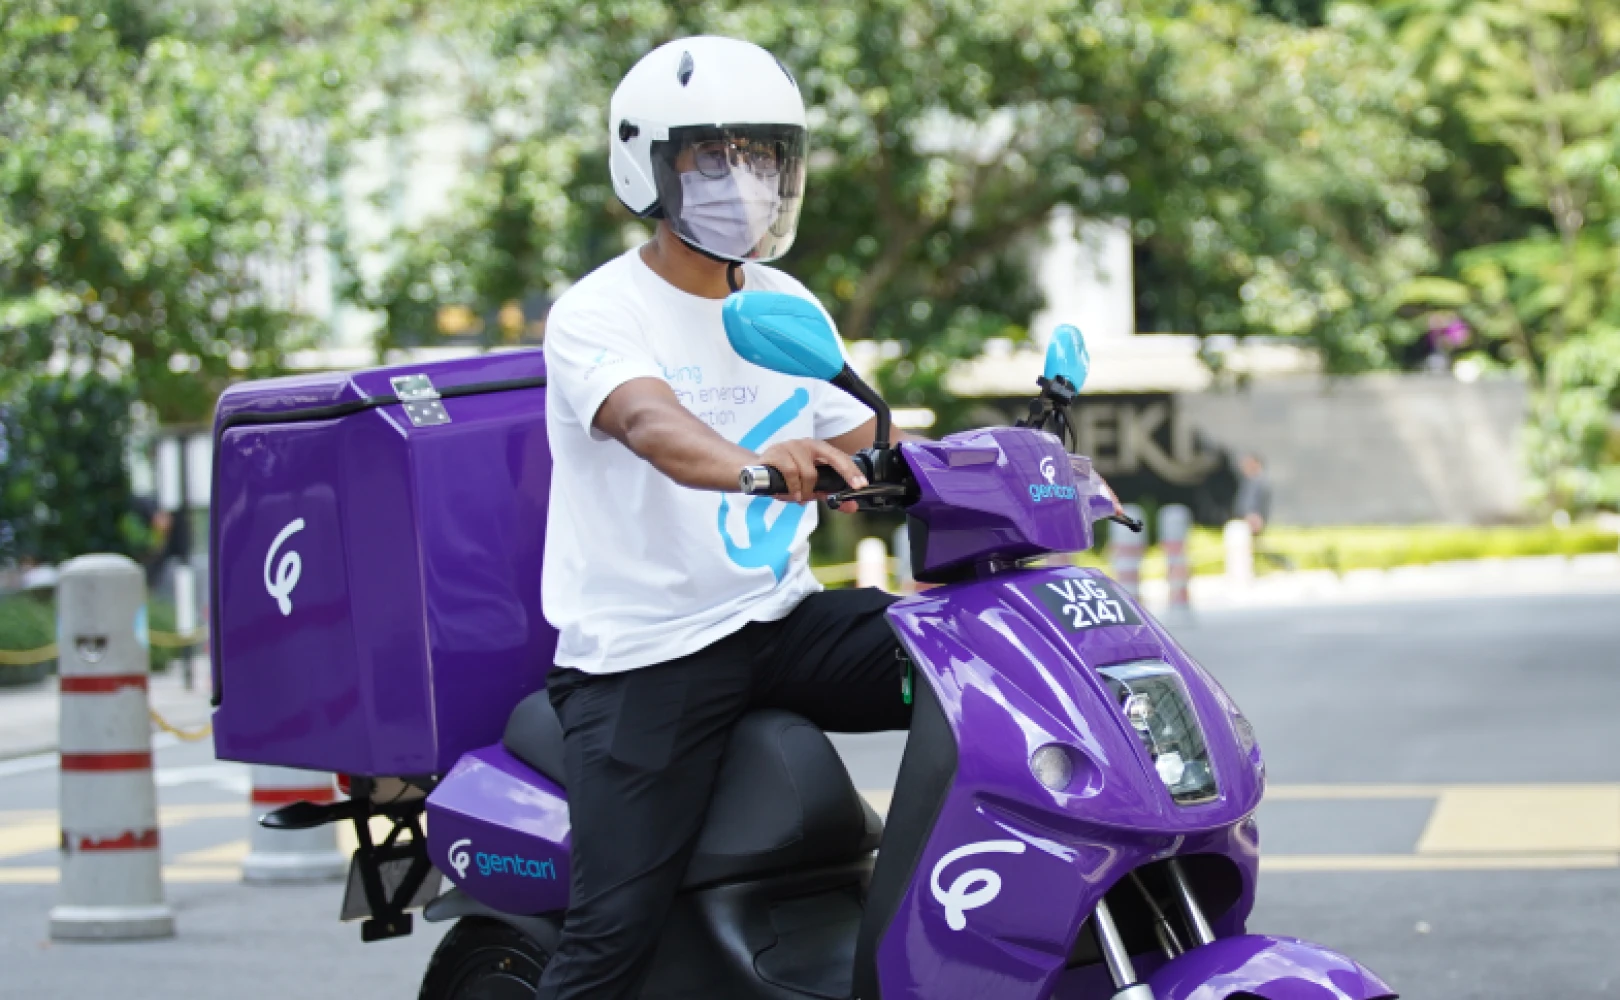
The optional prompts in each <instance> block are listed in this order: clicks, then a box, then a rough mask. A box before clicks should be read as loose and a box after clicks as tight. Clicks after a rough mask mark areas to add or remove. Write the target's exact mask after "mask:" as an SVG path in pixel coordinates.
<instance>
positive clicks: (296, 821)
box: [259, 777, 440, 942]
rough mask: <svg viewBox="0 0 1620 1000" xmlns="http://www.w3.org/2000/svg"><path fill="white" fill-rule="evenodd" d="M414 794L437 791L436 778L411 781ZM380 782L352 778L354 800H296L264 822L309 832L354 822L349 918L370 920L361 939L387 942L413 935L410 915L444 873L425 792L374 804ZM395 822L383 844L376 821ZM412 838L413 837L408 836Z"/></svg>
mask: <svg viewBox="0 0 1620 1000" xmlns="http://www.w3.org/2000/svg"><path fill="white" fill-rule="evenodd" d="M406 783H407V784H408V785H409V786H410V791H412V792H415V791H420V792H422V793H426V792H428V791H431V790H432V788H433V786H434V784H436V783H437V782H436V780H435V779H432V778H412V779H406ZM376 788H377V782H376V780H375V779H372V778H361V777H355V778H351V779H350V797H349V798H347V799H342V800H339V801H337V802H294V803H291V804H290V805H285V806H282V807H281V808H280V809H276V810H274V811H272V812H269V813H266V814H265V815H264V816H262V817H260V818H259V825H260V826H263V827H265V828H267V829H271V830H308V829H312V828H314V827H318V826H325V825H326V824H328V823H341V822H343V821H345V820H347V821H349V822H351V823H353V824H354V835H355V840H356V841H358V842H359V846H358V847H357V848H356V849H355V852H354V859H353V861H352V863H351V864H350V865H349V881H348V885H347V887H346V888H345V889H344V893H343V912H342V917H343V919H344V920H356V919H359V918H362V917H364V918H365V922H364V923H362V924H361V925H360V940H362V941H366V942H371V941H384V940H387V939H388V938H396V937H404V936H405V935H407V934H409V933H411V930H412V927H413V924H414V920H413V918H412V917H411V914H410V913H408V912H407V911H409V910H414V909H419V908H421V907H422V906H425V905H427V903H429V902H430V901H432V899H433V897H435V896H437V895H438V894H439V886H440V875H439V872H438V870H437V869H435V868H434V867H433V862H432V861H430V860H429V859H428V853H427V836H426V835H425V833H424V832H423V829H422V813H423V810H424V809H425V808H426V805H427V797H426V795H425V794H407V795H404V796H399V797H396V798H394V799H391V800H390V801H387V802H376V801H373V798H372V795H373V793H374V792H375V791H376ZM374 817H382V818H384V819H387V820H388V821H389V822H390V823H392V824H393V825H392V827H391V828H390V829H389V831H388V835H387V836H386V837H384V838H383V839H382V841H381V842H377V841H376V840H375V839H374V838H373V837H372V835H371V820H372V818H374ZM406 834H409V836H406Z"/></svg>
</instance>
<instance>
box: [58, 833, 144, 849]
mask: <svg viewBox="0 0 1620 1000" xmlns="http://www.w3.org/2000/svg"><path fill="white" fill-rule="evenodd" d="M75 839H77V843H75V842H74V841H75ZM62 843H63V844H67V845H71V846H70V848H69V849H70V850H74V851H149V850H153V849H155V848H156V847H157V846H158V832H157V831H156V830H128V831H125V832H124V833H121V834H119V835H118V836H116V837H78V838H74V837H70V836H69V835H68V833H67V831H66V830H64V831H62Z"/></svg>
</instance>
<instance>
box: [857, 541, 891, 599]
mask: <svg viewBox="0 0 1620 1000" xmlns="http://www.w3.org/2000/svg"><path fill="white" fill-rule="evenodd" d="M855 586H857V587H877V588H878V589H879V590H888V589H889V550H888V547H887V546H885V545H884V544H883V539H881V538H863V539H861V540H860V542H858V543H857V544H856V546H855Z"/></svg>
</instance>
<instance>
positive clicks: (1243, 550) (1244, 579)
mask: <svg viewBox="0 0 1620 1000" xmlns="http://www.w3.org/2000/svg"><path fill="white" fill-rule="evenodd" d="M1221 541H1222V542H1224V543H1225V545H1226V582H1227V583H1228V584H1231V585H1232V586H1235V587H1247V586H1248V585H1249V584H1251V583H1253V582H1254V532H1253V530H1251V529H1250V528H1249V522H1248V521H1243V520H1236V521H1228V522H1226V527H1225V528H1223V529H1222V530H1221Z"/></svg>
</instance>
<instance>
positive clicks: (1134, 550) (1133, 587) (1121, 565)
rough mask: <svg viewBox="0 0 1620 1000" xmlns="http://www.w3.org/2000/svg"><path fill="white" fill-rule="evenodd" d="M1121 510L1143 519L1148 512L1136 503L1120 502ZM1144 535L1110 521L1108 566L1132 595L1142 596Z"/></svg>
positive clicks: (1129, 515)
mask: <svg viewBox="0 0 1620 1000" xmlns="http://www.w3.org/2000/svg"><path fill="white" fill-rule="evenodd" d="M1119 509H1120V510H1122V511H1124V512H1125V514H1126V516H1128V517H1130V518H1132V519H1133V520H1137V521H1141V520H1143V519H1145V518H1146V517H1147V512H1146V511H1144V510H1143V509H1142V508H1141V507H1140V506H1138V505H1137V504H1134V503H1127V504H1120V508H1119ZM1144 548H1145V543H1144V539H1143V536H1142V535H1140V534H1138V533H1136V532H1134V531H1132V530H1131V529H1129V528H1127V527H1125V526H1124V525H1123V524H1120V523H1119V522H1117V521H1110V522H1108V567H1109V572H1110V573H1111V575H1112V576H1113V577H1114V580H1115V581H1116V582H1117V583H1118V584H1119V585H1120V586H1121V587H1123V588H1125V592H1126V593H1127V594H1130V595H1131V596H1132V597H1140V596H1142V550H1143V549H1144Z"/></svg>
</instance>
